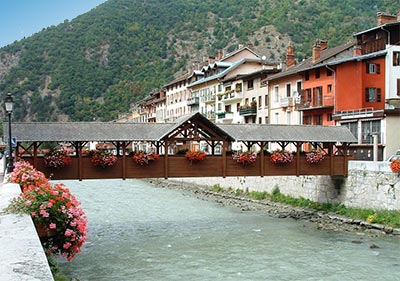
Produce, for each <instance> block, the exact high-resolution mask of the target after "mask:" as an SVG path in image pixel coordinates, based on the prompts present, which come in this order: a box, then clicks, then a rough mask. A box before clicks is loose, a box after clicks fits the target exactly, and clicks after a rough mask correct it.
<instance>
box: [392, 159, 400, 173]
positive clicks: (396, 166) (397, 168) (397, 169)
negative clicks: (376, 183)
mask: <svg viewBox="0 0 400 281" xmlns="http://www.w3.org/2000/svg"><path fill="white" fill-rule="evenodd" d="M390 169H392V172H393V173H399V174H400V159H395V160H393V161H392V162H390Z"/></svg>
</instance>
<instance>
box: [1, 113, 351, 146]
mask: <svg viewBox="0 0 400 281" xmlns="http://www.w3.org/2000/svg"><path fill="white" fill-rule="evenodd" d="M194 124H196V126H194ZM189 126H191V127H193V128H195V129H196V130H197V129H198V130H199V133H200V134H202V136H203V137H205V138H207V137H208V136H210V137H217V138H218V139H220V140H228V141H233V140H235V141H253V142H256V141H257V142H258V141H264V142H280V141H285V142H325V143H330V142H333V143H335V142H345V143H352V142H357V140H356V139H355V137H354V136H353V134H352V133H351V132H350V130H349V129H348V128H347V127H344V126H311V125H309V126H307V125H304V126H303V125H271V124H214V123H212V122H211V121H209V120H208V119H207V118H206V117H204V116H203V115H202V114H200V113H191V114H188V115H185V116H183V117H181V118H179V119H178V120H177V121H176V123H111V122H107V123H106V122H103V123H101V122H54V123H51V122H28V123H12V135H13V137H15V138H16V139H17V141H18V142H67V141H72V142H73V141H104V142H110V141H161V140H165V139H168V138H170V137H171V136H173V135H176V134H177V133H179V132H180V128H183V127H189ZM3 128H4V138H5V139H7V138H8V126H7V123H4V124H3Z"/></svg>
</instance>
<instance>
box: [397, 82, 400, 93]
mask: <svg viewBox="0 0 400 281" xmlns="http://www.w3.org/2000/svg"><path fill="white" fill-rule="evenodd" d="M397 95H398V96H400V79H397Z"/></svg>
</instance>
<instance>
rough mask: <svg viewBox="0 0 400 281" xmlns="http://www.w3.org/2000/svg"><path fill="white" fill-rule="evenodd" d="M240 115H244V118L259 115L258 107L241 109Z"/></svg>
mask: <svg viewBox="0 0 400 281" xmlns="http://www.w3.org/2000/svg"><path fill="white" fill-rule="evenodd" d="M239 114H240V115H242V116H251V115H257V106H251V107H246V108H240V109H239Z"/></svg>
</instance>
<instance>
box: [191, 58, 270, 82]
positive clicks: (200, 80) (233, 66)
mask: <svg viewBox="0 0 400 281" xmlns="http://www.w3.org/2000/svg"><path fill="white" fill-rule="evenodd" d="M246 62H260V63H261V62H262V60H261V59H254V58H243V59H241V60H238V61H236V62H234V63H232V64H231V66H229V67H228V68H227V69H225V70H223V71H221V72H220V73H217V74H214V75H212V76H208V77H204V78H202V79H199V80H197V81H195V82H193V83H192V84H190V85H188V87H193V86H196V85H200V84H202V83H205V82H209V81H212V80H215V79H221V78H223V77H225V75H227V74H228V73H229V72H231V71H232V70H234V69H236V68H238V67H239V66H240V65H242V64H243V63H246Z"/></svg>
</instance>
